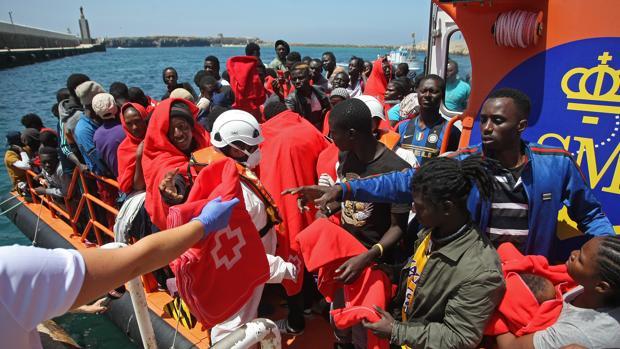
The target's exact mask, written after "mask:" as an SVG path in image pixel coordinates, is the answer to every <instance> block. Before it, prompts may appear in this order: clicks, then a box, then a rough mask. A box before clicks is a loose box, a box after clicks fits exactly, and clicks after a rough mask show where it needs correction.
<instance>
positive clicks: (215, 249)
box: [168, 159, 269, 328]
mask: <svg viewBox="0 0 620 349" xmlns="http://www.w3.org/2000/svg"><path fill="white" fill-rule="evenodd" d="M235 166H236V165H235V162H234V161H233V160H231V159H224V160H220V161H217V162H215V163H213V164H211V165H209V166H208V167H206V168H205V169H203V170H202V171H200V174H199V175H198V177H197V178H196V184H195V185H194V188H193V189H192V192H191V194H190V196H189V197H188V202H187V203H185V204H182V205H177V206H173V207H171V208H170V210H169V216H168V227H169V228H172V227H177V226H179V225H182V224H184V223H187V222H188V221H189V220H190V219H191V218H193V217H195V216H197V215H198V214H199V213H200V211H201V210H202V207H203V206H204V205H205V204H206V203H207V202H208V201H210V200H212V199H214V198H216V197H218V196H221V197H222V200H230V199H232V198H235V197H236V198H238V199H239V201H240V202H239V204H237V206H235V208H234V209H233V213H232V216H231V217H230V223H229V226H228V227H227V228H225V229H222V230H220V231H218V232H213V233H211V234H209V235H208V236H207V237H206V238H204V239H202V240H201V241H200V242H198V243H197V244H196V245H194V246H193V247H192V248H190V249H189V250H187V251H186V252H185V253H183V254H182V255H181V256H180V257H179V258H177V259H175V260H174V261H173V262H172V263H171V267H172V270H173V272H174V274H175V276H176V282H177V287H178V290H179V294H180V295H181V298H182V299H183V300H184V301H185V303H186V304H187V305H188V307H189V309H190V311H191V312H192V314H193V315H194V316H196V318H197V319H198V320H199V321H200V322H201V323H202V324H203V326H205V327H207V328H211V327H213V326H215V325H216V324H218V323H220V322H222V321H224V320H226V319H228V318H229V317H230V316H232V315H233V314H235V313H236V312H237V311H239V309H241V307H242V306H243V305H244V304H245V303H246V302H247V300H248V299H249V297H250V296H251V295H252V292H254V289H255V288H256V286H258V285H260V284H262V283H264V282H266V281H267V279H268V278H269V265H268V263H267V258H266V256H265V249H264V247H263V245H262V242H261V240H260V238H259V235H258V232H257V231H256V228H255V227H254V224H253V223H252V220H251V218H250V216H249V215H248V213H247V211H246V210H245V204H244V202H243V194H242V192H241V185H240V181H239V174H238V172H237V169H236V167H235Z"/></svg>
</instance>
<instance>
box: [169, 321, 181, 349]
mask: <svg viewBox="0 0 620 349" xmlns="http://www.w3.org/2000/svg"><path fill="white" fill-rule="evenodd" d="M179 322H181V317H180V316H179V317H178V318H177V326H176V328H175V329H174V337H172V345H171V346H170V349H175V348H174V344H175V343H176V341H177V333H179Z"/></svg>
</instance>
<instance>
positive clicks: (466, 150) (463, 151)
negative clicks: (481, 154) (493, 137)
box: [446, 147, 478, 158]
mask: <svg viewBox="0 0 620 349" xmlns="http://www.w3.org/2000/svg"><path fill="white" fill-rule="evenodd" d="M477 151H478V147H474V148H463V149H459V150H457V151H454V152H451V153H449V154H448V155H446V156H447V157H449V158H451V157H455V156H457V155H460V154H471V153H475V152H477Z"/></svg>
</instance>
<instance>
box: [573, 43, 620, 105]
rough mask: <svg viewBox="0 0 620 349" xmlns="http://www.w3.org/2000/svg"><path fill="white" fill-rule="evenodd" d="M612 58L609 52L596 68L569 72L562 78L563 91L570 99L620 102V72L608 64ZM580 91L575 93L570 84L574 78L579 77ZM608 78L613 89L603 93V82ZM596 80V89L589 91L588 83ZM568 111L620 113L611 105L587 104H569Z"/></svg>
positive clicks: (580, 68) (605, 53)
mask: <svg viewBox="0 0 620 349" xmlns="http://www.w3.org/2000/svg"><path fill="white" fill-rule="evenodd" d="M612 58H613V57H612V56H610V55H609V52H603V55H601V56H598V61H599V62H600V63H601V64H599V65H598V66H596V67H594V68H590V69H587V68H584V67H577V68H573V69H571V70H569V71H568V72H566V74H564V76H563V77H562V83H561V85H562V91H564V93H565V94H566V97H567V98H569V99H580V100H589V101H599V102H612V103H618V102H620V95H618V88H620V71H618V70H615V69H614V68H612V67H610V66H609V65H608V64H607V63H608V62H609V61H611V60H612ZM579 75H581V77H580V78H579V84H578V86H579V89H578V90H577V91H573V90H572V89H571V88H570V87H569V86H568V82H569V81H570V79H571V78H573V77H574V76H579ZM606 77H609V78H611V82H612V84H611V87H610V88H608V89H607V90H605V91H603V81H604V80H605V78H606ZM591 79H595V80H594V89H590V90H589V89H588V87H587V83H588V82H589V81H590V80H591ZM567 109H569V110H581V111H594V112H601V113H611V114H618V113H620V107H617V106H610V105H598V104H585V103H568V106H567Z"/></svg>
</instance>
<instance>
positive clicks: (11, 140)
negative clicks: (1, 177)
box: [4, 131, 30, 193]
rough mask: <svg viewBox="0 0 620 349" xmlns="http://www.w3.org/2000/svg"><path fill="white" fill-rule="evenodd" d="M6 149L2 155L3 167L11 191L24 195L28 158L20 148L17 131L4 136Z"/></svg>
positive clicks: (20, 143)
mask: <svg viewBox="0 0 620 349" xmlns="http://www.w3.org/2000/svg"><path fill="white" fill-rule="evenodd" d="M6 141H7V145H8V149H7V150H6V153H5V154H4V166H6V172H7V173H8V175H9V178H11V182H12V184H13V190H18V191H20V192H23V193H26V191H25V189H26V187H27V184H26V170H30V157H29V156H28V153H27V152H26V151H25V150H24V149H23V148H22V146H23V144H22V141H21V135H20V133H19V132H18V131H10V132H8V133H7V134H6Z"/></svg>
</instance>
